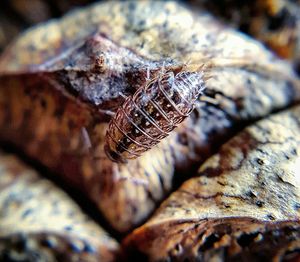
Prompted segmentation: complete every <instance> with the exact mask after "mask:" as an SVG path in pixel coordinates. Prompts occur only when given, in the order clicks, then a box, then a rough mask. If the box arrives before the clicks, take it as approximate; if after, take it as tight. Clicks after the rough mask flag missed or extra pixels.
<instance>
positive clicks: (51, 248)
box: [0, 153, 118, 262]
mask: <svg viewBox="0 0 300 262" xmlns="http://www.w3.org/2000/svg"><path fill="white" fill-rule="evenodd" d="M0 166H1V170H0V178H1V179H0V260H1V261H95V262H96V261H115V258H116V255H117V251H118V244H117V242H116V241H115V240H113V239H112V238H111V237H110V236H108V234H107V233H106V232H105V231H104V230H103V229H102V228H100V227H99V226H98V225H97V224H96V223H95V222H93V221H92V220H91V219H90V218H88V217H87V216H86V215H84V214H83V213H82V211H81V209H80V208H79V207H78V206H77V204H75V203H74V201H73V200H71V199H70V198H69V197H68V196H67V195H66V193H64V192H62V190H60V189H58V188H57V187H56V186H55V185H54V184H53V183H51V182H50V181H48V180H46V179H43V178H41V177H40V176H39V175H38V174H37V173H36V172H35V171H33V170H32V169H31V168H29V167H27V166H26V165H24V164H23V163H22V162H20V161H19V160H17V158H16V157H14V156H12V155H6V154H3V153H1V154H0Z"/></svg>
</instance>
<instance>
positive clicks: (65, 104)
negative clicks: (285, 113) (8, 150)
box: [0, 2, 300, 232]
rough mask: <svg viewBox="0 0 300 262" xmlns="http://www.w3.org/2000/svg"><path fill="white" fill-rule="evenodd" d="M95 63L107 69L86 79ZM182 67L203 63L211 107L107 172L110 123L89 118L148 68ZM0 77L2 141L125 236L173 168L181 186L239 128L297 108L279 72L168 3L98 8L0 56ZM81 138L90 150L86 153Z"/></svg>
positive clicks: (257, 53) (114, 102) (203, 106)
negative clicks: (76, 191)
mask: <svg viewBox="0 0 300 262" xmlns="http://www.w3.org/2000/svg"><path fill="white" fill-rule="evenodd" d="M108 10H109V12H108ZM108 14H109V15H108ZM74 24H75V25H76V24H77V25H80V26H74ZM71 25H72V26H71ZM116 25H117V26H116ZM187 29H188V30H187ZM177 35H180V36H181V37H180V38H179V37H176V36H177ZM18 50H20V51H18ZM174 50H176V52H174ZM99 56H100V57H101V56H102V57H104V61H105V62H104V64H100V65H98V67H97V66H96V69H95V62H97V61H99V60H97V59H96V60H95V58H97V57H99ZM257 57H259V58H260V59H259V60H257ZM92 62H94V63H92ZM186 62H189V63H188V66H187V70H195V68H196V67H197V68H198V67H199V64H203V63H205V62H207V69H206V72H207V74H208V75H210V76H212V78H211V79H210V80H209V81H208V82H207V95H208V96H209V97H210V100H213V103H211V102H210V100H208V101H207V100H206V101H202V102H200V103H199V106H198V107H197V108H196V110H195V111H194V113H193V114H192V115H191V117H190V118H189V119H188V120H187V121H186V122H184V124H183V125H181V126H180V127H179V128H178V129H177V131H175V132H173V133H172V135H171V137H170V138H168V139H166V141H165V142H164V143H162V144H161V145H159V146H158V147H157V148H156V149H153V150H155V151H152V152H151V151H150V152H149V154H148V153H146V154H144V155H143V156H142V157H141V158H139V159H137V160H136V161H130V163H128V164H127V165H117V164H115V163H112V162H111V161H110V160H109V159H107V158H106V156H105V155H104V154H103V139H104V134H105V129H106V128H107V121H108V120H109V116H105V115H103V114H102V113H101V112H98V110H99V109H106V108H108V109H110V110H115V108H117V106H118V105H119V104H120V103H121V102H122V97H120V96H119V93H118V92H122V93H124V94H125V95H130V94H132V93H133V92H134V90H136V88H137V87H138V86H139V83H143V82H144V81H145V76H146V70H147V68H148V67H150V69H151V70H157V69H159V68H161V67H162V65H163V64H165V66H167V67H170V68H172V67H176V66H178V65H182V64H183V63H186ZM96 65H97V63H96ZM99 66H100V68H99ZM210 69H211V70H210ZM95 70H96V71H95ZM0 71H1V72H2V76H1V85H2V86H3V87H6V88H2V89H1V92H2V95H1V98H2V99H1V103H0V105H1V107H2V108H3V110H1V114H0V122H1V126H2V128H1V130H2V131H1V137H2V139H3V140H8V141H11V142H13V143H14V144H16V145H17V146H19V147H21V148H22V149H23V150H24V151H25V152H26V153H27V154H28V155H30V156H31V157H34V158H36V159H38V160H39V161H41V162H42V163H43V164H45V165H47V166H49V167H50V168H52V169H55V170H56V171H58V172H59V173H62V175H63V177H64V178H65V180H66V181H67V182H68V183H71V184H74V185H75V186H76V187H79V188H80V189H82V190H83V191H85V192H86V194H87V195H88V197H89V198H90V199H92V200H93V201H95V202H96V204H97V205H98V206H99V208H100V210H101V211H102V212H103V214H104V216H106V218H107V219H108V221H109V222H110V223H111V224H112V225H113V227H115V228H116V229H117V230H119V231H123V232H124V231H127V230H128V229H131V228H133V227H134V226H135V225H137V224H139V223H140V222H142V221H143V220H144V219H145V218H146V217H147V216H148V215H149V214H150V213H151V212H152V211H153V209H154V208H155V206H156V205H157V203H158V202H160V201H161V200H162V199H163V198H164V196H165V195H166V194H168V192H170V190H171V189H172V181H173V179H174V170H175V169H174V167H175V168H176V170H178V172H182V173H183V172H184V173H186V174H189V172H190V171H189V170H190V168H191V167H193V168H194V167H195V166H197V165H198V164H200V163H201V162H203V161H204V160H205V159H206V158H207V157H208V156H209V155H211V154H212V152H214V151H215V150H216V149H217V148H218V147H219V145H220V144H222V143H223V142H224V141H226V140H227V139H228V137H230V136H232V135H233V134H234V133H235V132H236V130H239V129H240V128H242V127H243V126H244V125H246V123H248V122H251V121H254V120H255V119H257V118H261V117H263V116H265V115H268V114H269V113H270V112H271V111H273V110H278V109H280V108H284V107H286V106H288V105H289V104H291V103H294V102H296V101H298V100H299V98H300V91H299V90H300V88H299V81H298V80H296V79H295V78H294V76H293V73H292V71H291V68H290V67H289V65H288V64H285V63H284V62H282V61H280V60H278V59H276V58H275V57H274V56H273V55H272V54H271V53H269V52H268V51H267V50H265V49H264V48H263V47H262V46H261V45H260V44H259V43H257V42H255V41H254V40H252V39H250V38H248V37H246V36H244V35H240V34H238V33H236V32H234V31H232V30H230V29H226V28H224V26H222V25H220V24H218V23H217V22H215V21H214V20H213V18H211V17H210V16H208V15H206V14H202V13H198V14H194V13H191V12H190V11H189V10H187V9H185V8H183V7H181V6H180V5H178V4H174V3H161V2H155V3H147V2H144V3H139V4H136V3H103V4H101V3H100V4H96V5H93V6H91V7H88V8H86V9H82V10H78V11H75V12H73V13H70V14H68V15H66V16H65V17H64V18H63V19H61V20H53V21H51V22H49V23H47V24H45V25H42V26H38V27H36V28H34V29H32V30H29V31H28V32H27V33H25V34H24V35H23V36H21V37H20V38H19V39H18V40H17V41H16V42H15V44H14V45H12V46H11V47H10V48H9V49H8V50H7V52H6V53H5V54H4V55H3V56H2V59H1V62H0ZM99 79H100V81H99ZM78 88H81V89H78ZM41 90H42V91H41ZM106 90H110V91H109V92H107V91H106ZM4 97H5V99H3V98H4ZM98 98H99V99H98ZM32 108H35V110H32ZM7 123H10V124H9V125H8V124H7ZM32 127H34V128H32ZM82 129H84V130H85V131H86V133H87V134H88V136H89V138H90V140H91V144H92V147H91V148H89V150H88V151H87V150H85V142H84V139H83V135H82ZM20 130H22V132H20ZM45 148H47V151H45V150H44V149H45ZM154 152H156V153H155V154H154ZM128 173H130V175H129V176H128ZM124 177H125V179H124ZM128 177H129V179H127V178H128ZM175 179H178V180H181V181H182V180H183V179H184V176H182V175H181V176H178V177H176V178H175ZM99 199H102V201H99ZM108 206H115V207H117V208H115V209H107V207H108Z"/></svg>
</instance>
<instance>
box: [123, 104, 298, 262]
mask: <svg viewBox="0 0 300 262" xmlns="http://www.w3.org/2000/svg"><path fill="white" fill-rule="evenodd" d="M299 152H300V107H299V106H297V107H294V108H293V109H290V110H287V111H284V112H282V113H278V114H276V115H273V116H271V117H269V118H266V119H264V120H261V121H259V122H257V123H256V124H254V125H252V126H250V127H248V128H246V129H245V130H243V131H242V132H241V133H239V134H238V135H237V136H235V137H234V138H232V139H231V140H230V141H229V142H227V143H226V144H224V145H223V146H222V147H221V149H220V150H219V152H218V153H217V154H215V155H213V156H212V157H211V158H209V159H208V160H207V161H206V162H205V163H204V164H203V165H201V167H200V169H199V171H198V177H195V178H192V179H190V180H188V181H186V182H185V183H184V184H183V185H182V186H181V187H180V188H179V189H178V190H177V191H175V192H174V193H173V194H172V195H171V196H170V197H169V198H168V199H167V200H165V202H163V204H162V205H161V207H160V208H159V209H158V210H157V211H156V213H155V214H154V216H153V217H152V218H151V219H150V220H149V221H148V222H147V223H146V224H144V225H143V226H142V227H140V228H138V229H136V230H135V231H134V232H133V233H132V234H130V235H129V236H128V237H127V239H126V240H125V242H124V244H125V247H126V248H130V249H131V250H135V251H138V252H140V253H142V254H145V255H147V257H148V258H149V260H150V261H162V260H167V259H172V261H183V260H184V259H189V260H192V261H194V260H197V261H198V260H200V261H211V259H212V258H215V259H217V260H218V259H219V260H221V261H224V260H228V259H229V260H232V261H240V260H243V261H257V260H266V261H270V260H271V258H273V259H274V261H283V260H284V259H287V258H288V257H289V256H291V255H292V254H293V255H295V256H296V255H297V254H298V258H299V247H300V241H299V240H300V179H299V178H300V155H299ZM295 261H296V260H295Z"/></svg>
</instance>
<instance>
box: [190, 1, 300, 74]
mask: <svg viewBox="0 0 300 262" xmlns="http://www.w3.org/2000/svg"><path fill="white" fill-rule="evenodd" d="M190 2H192V3H194V4H195V5H196V6H201V7H202V8H204V9H206V10H209V11H210V12H212V13H214V14H215V15H216V16H218V17H220V18H222V19H223V20H226V21H227V22H229V23H230V24H231V25H232V26H234V27H237V28H238V29H239V30H242V31H243V32H245V33H247V34H250V35H252V36H253V37H255V38H257V39H259V40H260V41H261V42H263V43H265V44H266V45H267V46H268V47H269V48H271V49H272V50H274V51H275V52H276V53H277V54H278V55H279V56H281V57H283V58H286V59H290V60H293V61H294V63H295V66H296V68H297V71H298V72H299V74H300V55H299V54H300V1H298V0H296V1H295V0H266V1H260V0H256V1H252V0H246V1H235V0H233V1H232V0H208V1H207V0H191V1H190Z"/></svg>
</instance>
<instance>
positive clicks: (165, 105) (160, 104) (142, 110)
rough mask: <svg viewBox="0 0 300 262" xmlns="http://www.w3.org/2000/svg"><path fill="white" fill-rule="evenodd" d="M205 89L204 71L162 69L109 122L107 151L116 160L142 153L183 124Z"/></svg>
mask: <svg viewBox="0 0 300 262" xmlns="http://www.w3.org/2000/svg"><path fill="white" fill-rule="evenodd" d="M203 89H204V80H203V73H202V72H186V71H181V72H179V73H178V74H176V75H174V73H173V72H172V71H167V72H164V73H160V74H159V75H158V76H156V77H154V78H153V79H151V80H149V81H148V82H147V83H146V85H145V86H142V87H140V88H139V89H138V90H137V91H136V92H135V94H134V95H133V96H132V97H128V98H126V100H125V102H124V103H123V105H122V106H121V107H120V108H119V109H118V110H117V112H116V114H115V116H114V117H113V118H112V119H111V121H110V123H109V128H108V130H107V133H106V145H105V152H106V154H107V156H108V157H109V158H110V159H111V160H113V161H115V162H126V161H127V159H134V158H137V157H139V156H140V155H141V154H142V153H144V152H145V151H147V150H149V149H150V148H152V147H153V146H155V145H156V144H157V143H159V142H160V141H161V140H162V139H163V138H165V137H166V136H167V135H168V134H169V133H170V132H171V131H172V130H173V129H174V128H175V127H176V126H178V124H180V123H181V122H182V121H183V120H184V119H185V118H186V117H187V116H188V115H189V114H190V113H191V112H192V110H193V109H194V104H195V102H196V100H197V98H198V96H199V95H200V94H201V93H202V91H203Z"/></svg>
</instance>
